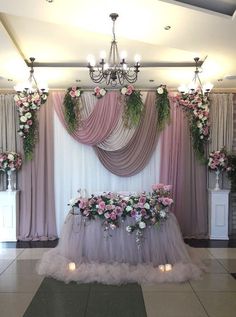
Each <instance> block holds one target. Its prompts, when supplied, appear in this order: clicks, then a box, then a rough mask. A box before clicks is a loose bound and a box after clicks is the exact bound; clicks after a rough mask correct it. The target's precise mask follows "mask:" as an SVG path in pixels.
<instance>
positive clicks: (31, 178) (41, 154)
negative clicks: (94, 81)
mask: <svg viewBox="0 0 236 317" xmlns="http://www.w3.org/2000/svg"><path fill="white" fill-rule="evenodd" d="M53 140H54V139H53V104H52V96H51V95H49V98H48V101H47V103H46V104H44V105H43V106H42V107H41V109H40V111H39V140H38V143H37V144H36V148H35V153H34V158H33V160H32V161H29V162H25V161H24V163H23V165H22V170H21V171H20V173H19V187H20V190H21V192H20V217H19V218H20V223H19V235H18V239H19V240H53V239H55V238H57V232H56V216H55V203H54V141H53Z"/></svg>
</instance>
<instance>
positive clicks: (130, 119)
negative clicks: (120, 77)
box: [121, 85, 144, 128]
mask: <svg viewBox="0 0 236 317" xmlns="http://www.w3.org/2000/svg"><path fill="white" fill-rule="evenodd" d="M121 94H122V95H123V96H124V98H125V105H124V113H123V120H124V124H125V126H126V127H128V128H132V127H135V126H137V125H138V123H139V121H140V119H141V115H142V113H143V109H144V107H143V101H142V95H141V92H140V91H138V90H135V89H134V87H133V86H132V85H127V86H124V87H123V88H122V89H121Z"/></svg>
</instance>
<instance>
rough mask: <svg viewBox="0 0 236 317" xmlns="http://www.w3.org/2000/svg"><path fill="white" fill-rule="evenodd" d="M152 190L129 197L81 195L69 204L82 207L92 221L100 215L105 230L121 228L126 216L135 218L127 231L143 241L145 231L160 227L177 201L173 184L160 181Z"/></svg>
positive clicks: (106, 194) (110, 194)
mask: <svg viewBox="0 0 236 317" xmlns="http://www.w3.org/2000/svg"><path fill="white" fill-rule="evenodd" d="M152 189H153V192H152V193H151V194H145V193H142V194H140V195H131V196H129V197H123V196H121V195H117V194H114V193H104V194H103V195H101V196H94V195H92V196H91V197H90V198H88V199H86V198H81V197H78V198H75V199H72V200H71V201H70V203H69V205H70V206H71V207H73V208H74V207H77V208H79V212H80V214H81V215H82V216H83V217H86V218H87V219H89V220H92V219H96V218H100V219H101V220H102V221H103V226H104V230H105V231H108V230H109V229H112V230H114V229H116V228H118V227H119V226H120V222H121V221H124V220H125V219H126V217H131V218H133V219H134V220H135V224H134V225H130V226H127V227H126V231H127V232H129V233H132V232H134V231H136V241H137V243H138V244H140V241H141V237H142V230H144V229H145V228H147V227H149V226H152V225H156V226H160V225H161V223H162V222H164V221H165V220H166V219H167V218H168V207H169V206H171V205H172V204H173V199H172V198H171V197H170V196H171V195H170V190H171V186H170V185H163V184H157V185H153V186H152Z"/></svg>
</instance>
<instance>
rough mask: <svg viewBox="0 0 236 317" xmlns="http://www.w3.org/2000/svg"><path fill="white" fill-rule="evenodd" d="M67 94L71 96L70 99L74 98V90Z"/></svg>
mask: <svg viewBox="0 0 236 317" xmlns="http://www.w3.org/2000/svg"><path fill="white" fill-rule="evenodd" d="M69 94H70V95H71V97H72V98H74V97H76V93H75V91H74V90H71V91H70V92H69Z"/></svg>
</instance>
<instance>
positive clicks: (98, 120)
mask: <svg viewBox="0 0 236 317" xmlns="http://www.w3.org/2000/svg"><path fill="white" fill-rule="evenodd" d="M64 95H65V94H64V93H61V92H57V93H53V101H54V108H55V110H56V113H57V115H58V117H59V119H60V121H61V123H62V124H63V125H64V127H65V128H67V126H66V122H65V120H64V112H63V99H64ZM121 111H122V106H121V102H120V93H119V92H116V91H111V92H108V93H107V94H106V95H105V96H104V97H103V98H101V99H99V100H98V101H97V103H96V105H95V107H94V110H93V111H92V113H91V114H90V115H89V116H88V118H86V119H84V120H82V122H81V125H80V127H79V128H78V129H77V130H75V131H74V132H73V133H71V136H72V137H73V138H74V139H75V140H77V141H78V142H80V143H84V144H88V145H96V144H98V143H100V142H102V141H103V140H105V139H106V138H107V137H108V136H109V135H110V133H111V132H112V131H113V129H114V127H115V126H116V125H117V123H118V120H119V117H120V115H121Z"/></svg>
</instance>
